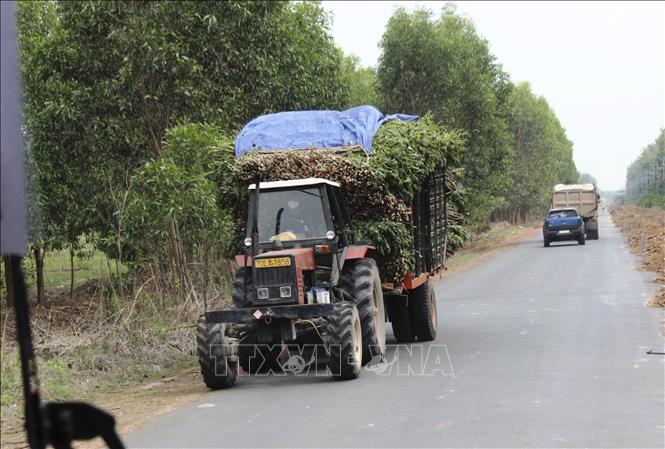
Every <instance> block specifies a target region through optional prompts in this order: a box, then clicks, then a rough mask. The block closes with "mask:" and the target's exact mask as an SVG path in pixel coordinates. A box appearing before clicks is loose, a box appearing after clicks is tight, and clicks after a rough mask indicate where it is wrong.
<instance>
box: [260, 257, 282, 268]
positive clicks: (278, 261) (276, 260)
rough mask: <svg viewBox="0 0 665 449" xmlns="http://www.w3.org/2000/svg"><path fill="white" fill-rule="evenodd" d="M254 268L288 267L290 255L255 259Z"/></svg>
mask: <svg viewBox="0 0 665 449" xmlns="http://www.w3.org/2000/svg"><path fill="white" fill-rule="evenodd" d="M254 266H255V267H256V268H273V267H290V266H291V258H290V257H273V258H271V259H256V265H254Z"/></svg>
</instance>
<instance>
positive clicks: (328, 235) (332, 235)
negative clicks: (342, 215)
mask: <svg viewBox="0 0 665 449" xmlns="http://www.w3.org/2000/svg"><path fill="white" fill-rule="evenodd" d="M326 238H327V239H328V240H332V239H334V238H335V231H328V232H326Z"/></svg>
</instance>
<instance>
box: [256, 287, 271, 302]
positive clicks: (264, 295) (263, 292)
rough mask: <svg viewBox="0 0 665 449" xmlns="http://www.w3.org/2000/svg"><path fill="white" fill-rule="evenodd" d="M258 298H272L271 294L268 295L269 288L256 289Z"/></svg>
mask: <svg viewBox="0 0 665 449" xmlns="http://www.w3.org/2000/svg"><path fill="white" fill-rule="evenodd" d="M256 296H257V298H259V299H268V296H270V293H268V289H267V288H265V287H264V288H257V289H256Z"/></svg>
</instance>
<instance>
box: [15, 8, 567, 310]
mask: <svg viewBox="0 0 665 449" xmlns="http://www.w3.org/2000/svg"><path fill="white" fill-rule="evenodd" d="M330 24H331V18H330V17H329V15H328V14H327V13H326V11H325V10H324V9H323V7H322V6H321V5H320V4H319V3H317V2H297V3H296V2H268V1H265V2H264V1H253V2H245V1H228V2H199V1H192V2H172V1H162V2H121V1H97V0H94V1H83V2H68V1H49V2H29V1H21V2H20V3H19V12H18V31H19V52H20V60H21V75H22V79H23V89H24V128H25V129H24V133H25V136H26V139H25V140H26V151H27V153H28V156H29V157H28V171H29V173H30V180H31V182H30V185H29V189H28V191H29V203H30V205H29V208H30V211H29V215H30V229H29V234H30V236H29V237H30V242H31V251H32V254H33V255H34V257H35V261H36V264H35V265H36V267H37V271H38V273H37V275H36V279H37V287H38V292H40V293H39V298H40V299H41V298H42V297H43V273H39V270H40V268H39V267H40V266H41V267H43V257H44V253H45V251H48V250H53V249H67V250H69V252H70V256H71V261H72V267H73V260H74V257H75V256H76V255H77V254H79V253H80V251H82V248H83V246H84V244H91V245H94V247H95V248H97V249H99V250H101V251H103V252H104V253H105V254H106V255H107V256H108V257H109V258H111V259H115V260H116V261H119V262H122V263H128V264H131V266H132V270H130V274H129V276H144V277H145V276H147V275H148V274H147V273H146V272H145V271H146V270H150V276H152V277H154V278H156V279H157V278H158V279H160V282H161V283H162V288H163V291H164V292H169V291H173V289H176V290H178V289H180V290H181V291H182V293H183V295H185V296H186V297H190V296H191V293H192V292H193V293H194V297H195V298H196V294H197V291H198V292H201V291H203V295H204V296H205V295H206V294H207V293H206V292H207V288H208V286H209V285H210V284H214V282H215V281H214V280H215V279H219V276H220V275H223V274H224V273H223V271H224V270H226V268H224V267H221V266H220V264H219V263H217V261H218V260H219V259H220V258H224V257H226V256H227V255H228V253H229V252H231V251H232V249H234V248H235V247H234V246H233V245H234V243H235V242H232V241H231V240H232V239H233V236H232V235H230V232H229V229H231V227H232V226H231V225H230V224H231V220H232V219H233V218H232V217H231V216H229V212H228V211H227V210H226V209H225V207H223V204H224V202H223V198H221V195H222V193H221V192H222V191H223V184H224V173H225V170H227V169H228V166H229V164H232V163H233V152H232V142H233V138H234V136H235V134H236V133H237V132H238V130H239V129H240V128H241V127H242V126H243V125H244V124H245V123H246V122H247V121H249V120H251V119H252V118H254V117H256V116H258V115H261V114H265V113H270V112H278V111H283V110H303V109H344V108H347V107H350V106H356V105H359V104H367V103H370V104H374V105H375V106H377V107H379V109H381V110H382V111H383V112H385V113H393V112H404V113H412V114H419V115H426V114H431V117H432V119H433V120H434V121H436V122H437V123H439V124H441V125H443V126H445V127H447V128H450V129H457V130H460V131H461V132H462V134H463V136H464V138H465V141H466V146H467V151H466V152H465V159H464V160H463V161H462V164H461V167H460V169H461V170H460V171H461V184H462V186H463V188H464V192H465V202H466V204H467V214H466V216H467V221H466V222H467V226H469V227H471V228H481V227H483V226H485V225H486V224H487V223H488V222H489V220H492V219H508V220H511V221H520V220H525V219H527V218H528V217H530V216H532V215H533V214H536V213H539V212H540V211H541V210H542V209H543V208H544V207H546V203H547V197H548V195H549V192H550V190H551V188H552V186H553V185H554V184H556V183H558V182H574V181H576V180H577V178H578V173H577V170H576V168H575V164H574V162H573V159H572V151H573V150H572V142H570V140H569V139H568V138H567V137H566V133H565V130H564V128H563V127H562V126H561V124H560V122H559V121H558V119H557V117H556V114H555V113H554V111H553V110H552V109H551V108H550V106H549V105H548V103H547V101H546V100H545V99H544V98H542V97H540V96H538V95H536V94H534V93H533V92H532V90H531V88H530V86H529V84H528V83H519V84H515V83H514V82H512V81H511V79H510V77H509V75H508V74H507V73H506V71H505V70H504V69H503V67H502V66H501V64H500V63H499V62H498V61H497V59H496V57H495V56H494V55H493V54H492V53H491V52H490V49H489V43H488V42H487V40H486V39H484V38H483V37H482V36H481V35H480V34H479V33H478V31H477V30H476V28H475V26H474V24H473V22H472V21H471V20H470V19H468V18H466V17H463V16H461V15H460V14H458V12H457V11H456V10H455V8H454V6H452V5H447V6H446V7H444V8H443V9H442V11H441V12H440V13H438V14H434V13H431V12H429V11H427V10H424V9H418V10H416V11H415V12H408V11H406V10H405V9H397V10H396V11H395V13H394V14H393V15H392V17H391V18H390V20H389V22H388V24H387V26H386V29H385V32H384V34H383V37H382V39H381V42H380V46H381V49H382V54H381V57H380V60H379V63H378V66H377V67H376V68H370V67H362V66H361V65H360V63H359V61H358V58H357V57H355V56H353V55H344V53H343V52H342V51H341V50H340V49H339V48H338V47H337V46H336V45H335V44H334V42H333V39H332V36H331V33H330ZM193 266H196V267H199V268H200V267H203V268H201V269H197V270H192V269H190V267H193ZM112 271H114V273H112V274H113V277H114V279H115V281H116V283H117V288H118V289H119V291H120V292H122V291H123V288H125V287H126V285H123V282H124V283H125V284H131V283H132V280H131V279H124V278H123V276H125V275H123V273H121V271H120V270H119V269H117V266H116V269H115V270H112ZM40 285H41V286H42V287H41V288H40ZM72 285H73V284H72ZM195 286H197V288H194V287H195ZM201 286H204V287H201Z"/></svg>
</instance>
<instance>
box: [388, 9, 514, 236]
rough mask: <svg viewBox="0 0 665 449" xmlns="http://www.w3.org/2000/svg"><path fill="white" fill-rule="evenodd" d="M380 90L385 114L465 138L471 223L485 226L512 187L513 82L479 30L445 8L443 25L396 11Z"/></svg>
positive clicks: (422, 14)
mask: <svg viewBox="0 0 665 449" xmlns="http://www.w3.org/2000/svg"><path fill="white" fill-rule="evenodd" d="M381 47H382V49H383V53H382V55H381V57H380V61H379V67H378V71H377V78H378V89H379V93H380V97H381V98H382V100H383V109H384V110H386V111H387V112H401V111H408V112H409V113H415V114H420V115H424V114H426V113H428V112H431V113H432V116H433V118H434V120H436V121H437V122H439V123H442V124H444V125H446V126H448V127H450V128H454V129H461V130H464V131H465V132H466V138H467V146H468V151H467V152H466V153H465V156H464V161H463V167H464V173H463V175H462V182H463V183H464V186H465V189H466V190H467V193H468V195H469V201H470V210H469V213H470V217H469V218H470V220H471V221H472V222H473V223H475V224H479V223H483V222H485V220H486V219H487V217H488V216H489V214H490V213H491V212H492V210H493V209H494V208H495V207H496V206H497V205H499V204H500V203H501V200H502V197H501V194H502V193H503V192H504V191H505V189H506V188H507V186H508V185H509V183H510V177H509V174H508V165H509V161H510V155H511V147H510V134H509V132H508V126H507V115H508V110H507V100H508V96H509V94H510V87H511V85H510V82H509V80H508V75H507V74H506V73H505V72H504V71H503V69H502V68H501V65H500V64H499V63H498V62H497V61H496V58H495V57H494V56H493V55H492V54H491V53H490V51H489V44H488V42H487V41H486V40H485V39H483V38H482V37H481V36H479V35H478V33H477V32H476V30H475V27H474V25H473V23H472V22H471V21H470V20H469V19H467V18H464V17H461V16H459V15H457V14H456V12H455V9H454V7H453V6H451V5H447V6H446V7H444V9H443V10H442V12H441V15H440V16H439V17H436V18H435V17H433V16H432V14H431V13H430V12H429V11H428V10H425V9H417V10H416V11H415V12H407V11H406V10H405V9H398V10H397V11H396V12H395V13H394V14H393V16H392V17H391V18H390V21H389V22H388V25H387V28H386V31H385V33H384V35H383V38H382V40H381Z"/></svg>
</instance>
